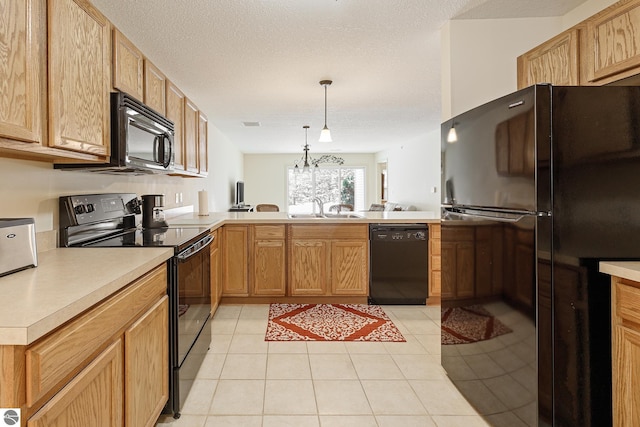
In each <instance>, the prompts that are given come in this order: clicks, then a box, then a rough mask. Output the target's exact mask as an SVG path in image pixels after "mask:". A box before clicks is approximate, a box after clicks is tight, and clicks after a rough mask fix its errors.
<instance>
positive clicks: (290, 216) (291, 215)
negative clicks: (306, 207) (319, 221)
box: [289, 213, 324, 219]
mask: <svg viewBox="0 0 640 427" xmlns="http://www.w3.org/2000/svg"><path fill="white" fill-rule="evenodd" d="M289 218H292V219H310V218H324V216H323V215H320V214H313V213H311V214H304V213H303V214H289Z"/></svg>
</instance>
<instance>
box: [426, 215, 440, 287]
mask: <svg viewBox="0 0 640 427" xmlns="http://www.w3.org/2000/svg"><path fill="white" fill-rule="evenodd" d="M440 244H441V228H440V224H429V297H440V293H441V281H440V274H441V271H442V256H441V250H440Z"/></svg>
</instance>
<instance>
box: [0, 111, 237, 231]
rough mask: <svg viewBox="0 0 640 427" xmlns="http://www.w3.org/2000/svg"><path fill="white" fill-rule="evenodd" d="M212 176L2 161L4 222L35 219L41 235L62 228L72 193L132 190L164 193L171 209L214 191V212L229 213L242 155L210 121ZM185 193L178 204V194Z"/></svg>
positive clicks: (0, 196)
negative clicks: (62, 203) (62, 202)
mask: <svg viewBox="0 0 640 427" xmlns="http://www.w3.org/2000/svg"><path fill="white" fill-rule="evenodd" d="M209 170H210V172H209V176H208V177H207V178H178V177H170V176H161V175H152V176H129V175H127V176H122V175H102V174H92V173H89V172H69V171H61V170H54V169H53V166H52V165H51V164H49V163H43V162H34V161H25V160H14V159H4V158H0V182H2V185H1V186H0V200H2V203H1V204H0V218H16V217H34V218H35V219H36V231H37V232H41V231H48V230H57V228H58V224H59V222H58V197H59V196H63V195H72V194H89V193H107V192H131V193H136V194H138V195H142V194H164V195H165V203H166V204H167V207H168V208H172V207H177V206H189V205H193V206H194V207H195V209H196V210H197V208H198V207H197V203H198V191H199V190H203V189H204V190H207V191H208V192H209V205H210V206H209V209H210V210H212V211H216V210H221V211H223V210H227V209H228V208H229V206H230V205H231V202H230V200H231V198H232V197H233V191H232V186H233V184H234V183H235V181H236V179H239V177H241V176H242V154H241V153H240V152H239V151H238V150H237V149H236V148H235V146H233V144H231V143H230V142H229V141H228V140H227V139H226V138H225V137H224V136H222V135H221V134H220V133H219V131H218V130H217V129H216V128H215V126H214V125H213V124H212V123H211V122H209ZM179 192H181V193H182V194H183V200H182V203H181V204H180V203H179V204H176V203H175V194H176V193H179Z"/></svg>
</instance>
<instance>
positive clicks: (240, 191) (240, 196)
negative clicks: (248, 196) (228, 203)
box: [236, 181, 244, 206]
mask: <svg viewBox="0 0 640 427" xmlns="http://www.w3.org/2000/svg"><path fill="white" fill-rule="evenodd" d="M236 206H244V181H237V182H236Z"/></svg>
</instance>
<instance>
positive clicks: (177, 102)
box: [166, 80, 186, 171]
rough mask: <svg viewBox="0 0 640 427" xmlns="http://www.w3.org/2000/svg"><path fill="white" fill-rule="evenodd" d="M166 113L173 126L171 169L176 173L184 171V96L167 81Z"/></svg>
mask: <svg viewBox="0 0 640 427" xmlns="http://www.w3.org/2000/svg"><path fill="white" fill-rule="evenodd" d="M166 96H167V101H166V113H167V118H168V119H169V120H171V121H172V122H173V124H174V136H173V143H174V144H173V162H174V164H173V167H174V168H175V170H176V171H184V170H185V169H186V166H185V163H184V105H185V96H184V93H182V91H180V89H178V87H177V86H176V85H174V84H173V83H172V82H170V81H169V80H167V89H166Z"/></svg>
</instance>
